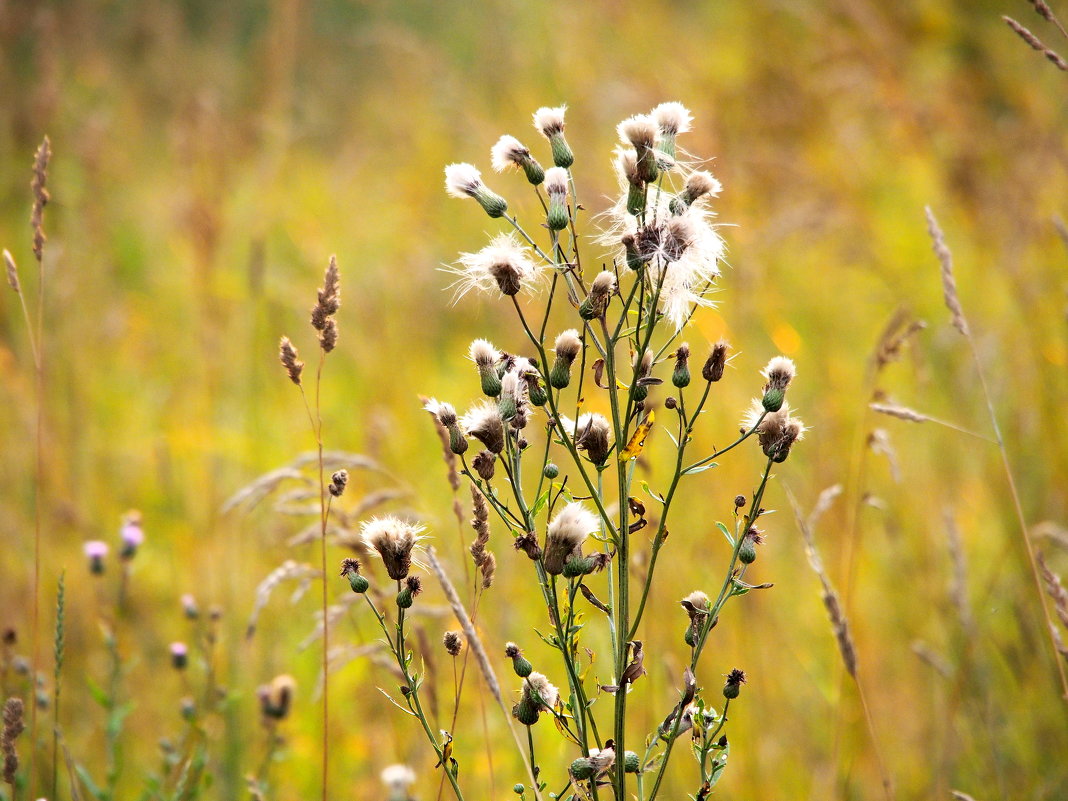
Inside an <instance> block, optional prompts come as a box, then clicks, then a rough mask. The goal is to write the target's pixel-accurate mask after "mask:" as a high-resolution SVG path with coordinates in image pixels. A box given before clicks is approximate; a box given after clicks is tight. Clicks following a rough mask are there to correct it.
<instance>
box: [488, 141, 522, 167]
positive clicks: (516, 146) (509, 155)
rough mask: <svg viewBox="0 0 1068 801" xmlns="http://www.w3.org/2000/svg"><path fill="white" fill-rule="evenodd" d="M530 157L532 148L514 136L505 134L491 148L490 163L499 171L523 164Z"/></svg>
mask: <svg viewBox="0 0 1068 801" xmlns="http://www.w3.org/2000/svg"><path fill="white" fill-rule="evenodd" d="M528 158H530V150H529V149H528V148H526V147H524V145H523V143H522V142H520V141H519V140H518V139H516V138H515V137H514V136H509V135H508V134H505V135H504V136H502V137H501V138H500V139H498V140H497V144H495V145H494V146H493V147H492V148H491V149H490V163H491V164H492V165H493V169H495V170H496V171H497V172H504V171H505V170H507V169H509V168H518V167H521V166H522V163H523V160H524V159H528Z"/></svg>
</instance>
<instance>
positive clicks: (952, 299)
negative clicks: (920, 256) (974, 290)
mask: <svg viewBox="0 0 1068 801" xmlns="http://www.w3.org/2000/svg"><path fill="white" fill-rule="evenodd" d="M924 214H925V215H926V216H927V233H928V235H930V237H931V245H932V247H933V248H934V252H935V256H937V257H938V263H939V264H940V265H941V267H942V292H943V294H944V295H945V299H946V308H948V309H949V311H950V314H952V315H953V327H954V328H956V329H957V330H958V331H960V333H961V336H965V337H966V336H968V321H967V320H965V319H964V309H962V308H961V305H960V298H959V297H958V296H957V282H956V279H954V278H953V254H952V253H950V252H949V248H948V247H947V246H946V238H945V235H944V234H943V233H942V229H941V228H940V227H939V226H938V220H936V219H935V216H934V212H933V211H931V207H930V206H925V207H924Z"/></svg>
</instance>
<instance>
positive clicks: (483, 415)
mask: <svg viewBox="0 0 1068 801" xmlns="http://www.w3.org/2000/svg"><path fill="white" fill-rule="evenodd" d="M460 427H461V428H462V429H463V431H464V433H465V434H467V435H468V436H470V437H475V439H477V440H478V441H479V442H481V443H482V444H483V445H485V446H486V447H487V448H488V449H489V450H491V451H492V452H493V453H500V452H501V451H503V450H504V421H503V420H501V412H500V410H499V408H498V407H497V404H496V403H494V402H492V401H489V400H484V401H481V402H480V403H477V404H475V405H474V406H472V407H471V408H470V409H468V411H467V413H466V414H464V416H463V417H462V418H461V419H460Z"/></svg>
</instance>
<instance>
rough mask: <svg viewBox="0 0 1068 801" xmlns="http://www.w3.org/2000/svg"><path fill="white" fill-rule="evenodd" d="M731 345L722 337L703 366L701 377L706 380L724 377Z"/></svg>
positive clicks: (710, 380)
mask: <svg viewBox="0 0 1068 801" xmlns="http://www.w3.org/2000/svg"><path fill="white" fill-rule="evenodd" d="M729 349H730V345H729V344H728V343H727V341H726V340H724V339H721V340H719V342H717V343H716V344H715V345H713V346H712V352H711V353H710V354H708V359H707V360H706V361H705V365H704V367H702V368H701V377H702V378H704V380H705V381H709V382H715V381H719V380H720V379H721V378H723V370H724V368H725V367H726V366H727V351H728V350H729Z"/></svg>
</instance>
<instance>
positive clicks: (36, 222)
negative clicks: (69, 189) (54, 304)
mask: <svg viewBox="0 0 1068 801" xmlns="http://www.w3.org/2000/svg"><path fill="white" fill-rule="evenodd" d="M51 159H52V143H51V141H49V139H48V137H47V136H46V137H45V138H44V139H43V140H42V141H41V146H40V147H38V148H37V153H36V154H35V155H34V158H33V180H32V181H31V182H30V188H31V189H32V190H33V210H32V211H31V212H30V226H31V227H32V228H33V255H34V256H35V257H36V258H37V261H41V259H42V258H43V256H44V243H45V242H46V241H48V237H46V236H45V233H44V207H45V206H47V205H48V201H49V200H51V199H52V196H51V195H49V194H48V189H47V187H46V186H45V185H46V184H47V182H48V162H49V161H50V160H51Z"/></svg>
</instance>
